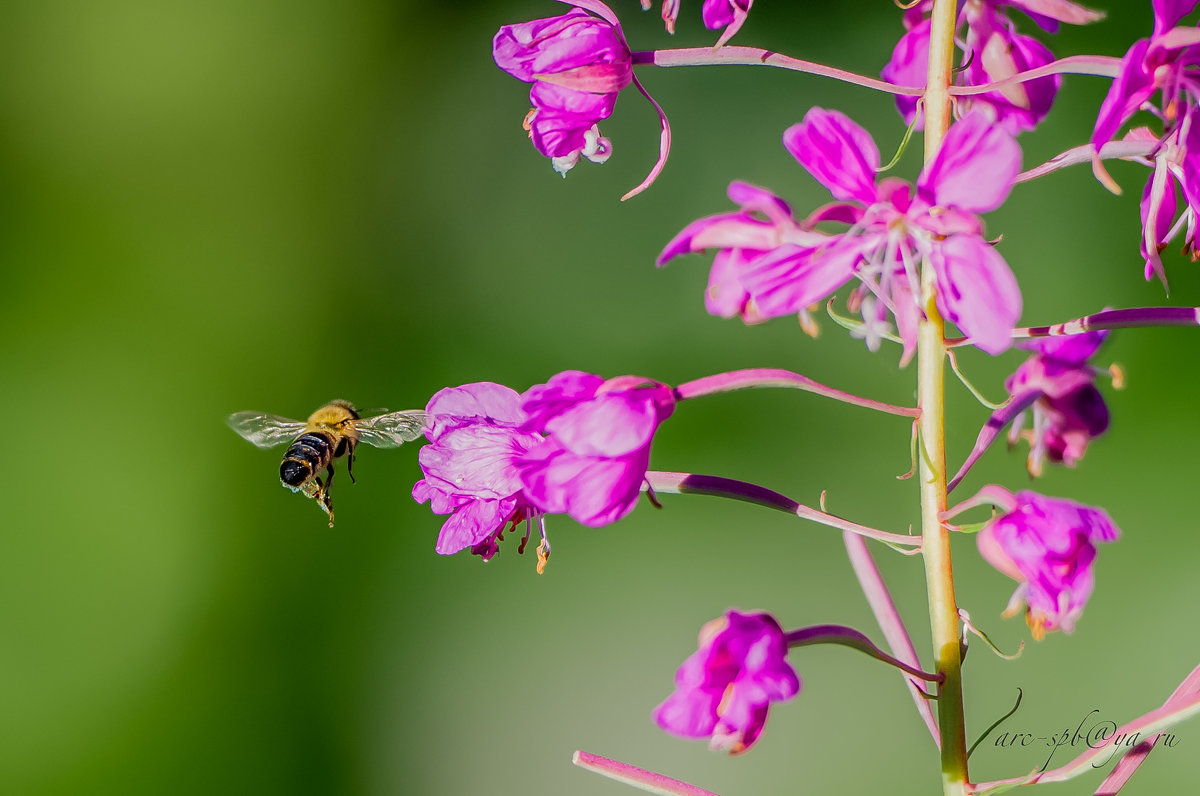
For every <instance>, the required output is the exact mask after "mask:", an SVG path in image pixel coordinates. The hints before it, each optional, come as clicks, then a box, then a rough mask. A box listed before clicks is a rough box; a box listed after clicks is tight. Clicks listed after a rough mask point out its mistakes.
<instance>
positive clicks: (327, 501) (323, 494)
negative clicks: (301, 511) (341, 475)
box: [317, 462, 333, 528]
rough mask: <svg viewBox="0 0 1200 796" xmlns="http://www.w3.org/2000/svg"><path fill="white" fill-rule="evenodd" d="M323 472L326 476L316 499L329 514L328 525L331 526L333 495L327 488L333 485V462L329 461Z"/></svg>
mask: <svg viewBox="0 0 1200 796" xmlns="http://www.w3.org/2000/svg"><path fill="white" fill-rule="evenodd" d="M325 473H326V475H327V478H326V479H325V484H324V485H323V486H322V487H321V491H320V493H319V494H318V496H317V499H318V500H320V501H321V508H323V509H325V513H326V514H328V515H329V527H330V528H332V527H333V497H332V496H331V495H330V494H329V490H330V489H331V488H332V487H333V462H330V463H329V467H327V468H326V470H325Z"/></svg>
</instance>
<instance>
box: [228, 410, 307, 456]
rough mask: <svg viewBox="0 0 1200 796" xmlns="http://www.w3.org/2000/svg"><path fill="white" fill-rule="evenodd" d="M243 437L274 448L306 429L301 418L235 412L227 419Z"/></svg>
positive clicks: (261, 445)
mask: <svg viewBox="0 0 1200 796" xmlns="http://www.w3.org/2000/svg"><path fill="white" fill-rule="evenodd" d="M225 422H226V423H228V424H229V427H230V428H232V429H233V430H234V431H236V432H237V433H238V436H240V437H242V439H245V440H249V441H250V442H253V443H254V444H255V445H257V446H258V447H260V448H273V447H275V446H276V445H282V444H283V443H285V442H291V441H292V440H294V439H295V438H296V437H298V436H299V435H300V433H301V432H302V431H304V428H305V425H304V423H301V422H300V421H299V420H289V419H288V418H286V417H279V416H278V415H268V414H265V413H263V412H235V413H234V414H232V415H230V416H229V419H228V420H226V421H225Z"/></svg>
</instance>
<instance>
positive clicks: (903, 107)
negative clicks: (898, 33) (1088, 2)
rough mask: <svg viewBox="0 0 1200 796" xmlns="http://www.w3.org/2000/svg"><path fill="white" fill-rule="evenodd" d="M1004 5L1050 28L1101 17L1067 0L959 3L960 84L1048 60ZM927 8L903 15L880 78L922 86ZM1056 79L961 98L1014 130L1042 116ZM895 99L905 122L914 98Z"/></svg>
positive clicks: (981, 82)
mask: <svg viewBox="0 0 1200 796" xmlns="http://www.w3.org/2000/svg"><path fill="white" fill-rule="evenodd" d="M1004 5H1012V6H1016V7H1019V8H1021V9H1022V10H1023V11H1024V12H1025V13H1026V14H1028V15H1029V16H1030V17H1032V18H1033V19H1034V20H1035V21H1036V22H1037V23H1038V24H1039V25H1041V26H1042V27H1043V28H1045V29H1046V30H1050V31H1054V30H1057V27H1058V23H1059V22H1067V23H1071V24H1083V23H1087V22H1094V21H1096V20H1097V19H1100V18H1101V17H1103V14H1100V13H1097V12H1095V11H1091V10H1089V9H1087V8H1084V7H1083V6H1079V5H1076V4H1074V3H1071V2H1068V0H1027V1H1026V2H1021V1H1020V0H1012V1H1011V2H1002V1H1001V0H982V1H981V2H971V3H966V4H962V5H961V9H962V11H961V14H960V16H959V22H960V24H961V25H962V26H964V27H965V31H964V32H962V33H961V34H960V37H959V41H960V42H962V46H963V47H964V49H965V51H966V52H967V53H969V55H968V56H967V63H966V65H965V68H964V69H963V70H962V71H961V72H960V73H959V82H960V84H962V85H968V86H979V85H985V84H987V83H994V82H996V81H999V80H1003V79H1005V78H1008V77H1011V76H1012V75H1015V74H1017V73H1018V72H1023V71H1025V70H1028V69H1034V68H1037V67H1039V66H1044V65H1046V64H1048V63H1050V62H1051V61H1053V60H1054V53H1052V52H1050V50H1048V49H1047V48H1046V47H1045V46H1044V45H1043V44H1042V43H1041V42H1039V41H1038V40H1037V39H1034V38H1031V37H1029V36H1024V35H1022V34H1020V33H1017V32H1016V29H1015V27H1014V26H1013V24H1012V22H1010V21H1009V20H1008V18H1007V17H1006V16H1005V14H1004V13H1003V12H1002V9H1001V7H1002V6H1004ZM931 8H932V3H930V2H925V3H921V4H919V5H918V6H917V7H915V8H912V9H910V10H909V11H908V12H907V13H906V14H905V17H904V22H905V26H906V27H907V28H908V29H909V30H908V32H907V33H905V34H904V36H902V37H901V38H900V41H899V42H898V43H897V44H896V48H895V50H894V51H893V52H892V59H891V60H890V61H889V62H888V64H887V66H885V67H884V69H883V79H884V80H887V81H888V82H890V83H894V84H896V85H904V86H924V85H925V80H926V70H927V68H928V64H929V31H930V22H929V19H928V17H927V15H928V13H929V11H930V9H931ZM1061 82H1062V80H1061V78H1060V77H1059V76H1058V75H1051V76H1048V77H1043V78H1038V79H1037V80H1031V81H1028V82H1026V83H1022V84H1020V85H1012V86H1006V87H1005V88H1003V89H1000V90H998V91H991V92H988V93H987V94H980V95H977V96H972V97H964V98H962V100H963V101H964V106H965V107H966V108H968V109H972V110H973V111H974V112H976V113H983V114H984V115H985V116H986V117H987V118H989V119H991V120H993V121H994V122H995V123H997V124H999V125H1000V126H1002V127H1003V128H1004V129H1006V130H1008V131H1009V132H1010V133H1013V134H1014V135H1015V134H1017V133H1020V132H1022V131H1025V130H1032V129H1033V128H1034V127H1036V126H1037V125H1038V124H1039V123H1040V122H1041V121H1042V119H1044V118H1045V117H1046V114H1048V113H1049V112H1050V108H1051V106H1052V105H1053V104H1054V97H1055V95H1056V94H1057V93H1058V89H1059V86H1060V84H1061ZM896 104H897V107H898V108H899V109H900V113H901V114H902V115H903V116H904V121H905V123H906V124H911V123H912V121H913V118H914V117H915V116H916V113H917V100H916V98H915V97H897V98H896ZM923 124H924V121H923V120H918V126H921V125H923Z"/></svg>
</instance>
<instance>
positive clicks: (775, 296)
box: [659, 108, 1021, 361]
mask: <svg viewBox="0 0 1200 796" xmlns="http://www.w3.org/2000/svg"><path fill="white" fill-rule="evenodd" d="M783 141H784V146H785V147H786V148H787V150H788V151H789V152H791V153H792V155H793V156H794V157H795V158H796V159H797V160H798V161H799V162H800V164H801V165H802V166H804V168H806V169H807V170H808V171H809V172H810V173H811V174H812V175H813V176H814V177H815V178H816V179H817V180H818V181H819V182H820V183H821V184H823V185H825V186H826V187H827V188H829V190H830V192H831V193H832V194H833V196H834V198H835V199H836V200H838V201H836V202H834V203H833V204H830V205H827V206H825V207H823V208H820V209H819V210H817V211H816V212H814V213H813V214H812V215H811V216H809V218H808V219H807V220H806V221H805V223H804V224H802V225H799V226H797V225H795V224H794V222H792V221H791V217H790V213H787V212H786V205H783V204H782V203H781V202H778V200H774V202H778V204H777V205H773V202H771V201H767V200H766V198H767V197H769V198H770V199H774V197H770V195H769V194H766V192H765V191H762V192H761V194H762V195H763V196H761V197H760V198H759V199H758V200H757V201H756V202H755V203H754V205H752V207H753V208H754V209H756V210H759V211H760V212H761V213H762V214H763V215H764V216H766V218H765V220H764V219H759V218H757V217H754V216H751V215H748V214H746V212H745V210H743V213H741V214H729V215H725V216H714V217H712V218H709V219H701V220H700V221H697V222H695V223H693V224H692V225H690V226H689V227H687V228H686V229H685V230H684V231H683V232H682V233H680V234H679V235H678V236H676V238H675V239H674V240H672V241H671V243H670V244H669V245H668V246H667V249H666V250H665V251H664V252H663V254H662V255H660V257H659V261H660V263H661V262H662V261H664V260H666V259H668V258H669V257H671V256H674V254H676V253H679V252H682V251H696V250H698V249H700V248H703V247H705V246H715V247H720V248H727V249H730V250H734V249H737V250H739V251H741V252H742V255H743V256H742V259H741V261H740V262H739V263H738V273H737V278H738V282H739V283H740V285H741V287H742V288H744V290H745V292H746V294H747V296H748V298H747V302H746V305H745V306H746V307H747V308H752V311H753V315H754V316H755V317H756V318H773V317H780V316H786V315H794V314H797V313H801V312H803V311H804V310H805V309H807V308H808V307H809V306H810V305H812V304H814V303H817V302H820V301H822V300H824V299H825V298H827V297H828V296H830V295H831V294H832V293H834V292H835V291H836V290H837V289H838V288H840V287H841V286H842V285H844V284H846V283H847V282H849V281H850V280H852V279H857V280H858V281H859V283H860V284H859V286H858V288H857V289H856V290H855V292H854V294H853V295H852V306H854V307H858V308H860V309H861V310H862V311H863V322H864V325H865V328H866V329H867V332H866V333H865V336H866V337H867V339H868V342H871V341H872V339H873V338H877V337H878V334H879V330H880V327H882V326H883V325H885V323H886V321H884V320H882V318H881V317H880V316H881V314H882V313H884V312H885V311H886V313H887V314H889V315H891V316H892V317H894V318H895V320H896V325H897V326H898V328H899V332H900V337H901V338H902V339H903V341H904V361H907V360H908V358H909V357H911V355H912V353H913V352H914V351H915V349H916V338H917V324H918V321H919V320H920V318H921V315H922V313H921V309H920V307H919V303H918V296H919V283H920V275H919V272H918V268H919V265H920V263H921V262H922V261H923V260H928V261H929V263H930V264H931V265H932V267H933V269H934V271H935V273H936V274H937V287H938V291H937V305H938V309H939V311H940V312H941V313H942V315H943V316H944V317H946V318H947V319H949V320H951V321H953V322H954V323H956V324H957V325H958V327H959V328H960V329H962V331H963V333H964V334H966V336H967V337H968V338H970V340H971V342H972V343H973V344H974V345H976V346H978V347H979V348H980V349H982V350H984V351H987V352H988V353H992V354H996V353H999V352H1001V351H1004V350H1006V349H1008V348H1009V346H1010V345H1011V344H1012V339H1011V333H1012V328H1013V326H1014V325H1015V323H1016V321H1017V319H1018V318H1019V317H1020V314H1021V293H1020V290H1019V288H1018V287H1017V282H1016V279H1015V278H1014V277H1013V275H1012V272H1011V271H1010V270H1009V268H1008V265H1007V263H1005V262H1004V259H1003V258H1002V257H1001V256H1000V255H999V254H997V253H996V251H995V249H994V248H993V246H992V245H991V244H990V243H988V242H987V241H986V240H984V239H983V237H982V233H983V223H982V222H981V221H980V219H979V217H978V216H977V215H976V214H977V213H981V212H987V211H989V210H994V209H995V208H996V207H999V206H1000V204H1001V203H1002V202H1003V201H1004V199H1005V197H1007V195H1008V192H1009V191H1010V190H1011V188H1012V185H1013V181H1014V179H1015V178H1016V175H1017V172H1018V171H1020V164H1021V150H1020V147H1018V146H1017V143H1016V140H1015V139H1014V138H1013V137H1012V136H1011V135H1009V134H1008V133H1006V132H1004V131H1003V130H1000V129H999V128H997V127H995V126H993V125H991V124H989V123H988V121H987V120H986V119H985V118H983V117H982V116H981V115H979V114H971V115H970V116H967V117H966V118H965V119H962V120H961V121H959V122H957V123H956V124H954V125H953V126H952V127H951V128H950V132H949V133H948V134H947V136H946V140H945V142H944V143H943V144H942V148H941V150H940V151H939V152H938V154H937V157H936V158H934V160H933V161H931V162H930V163H929V164H928V165H927V166H926V167H925V170H924V171H923V172H922V173H921V177H920V179H919V180H918V181H917V184H916V186H915V188H914V186H911V185H909V184H908V183H905V182H902V181H900V180H896V179H885V180H883V181H882V182H880V183H878V184H876V182H875V176H876V170H877V169H878V167H879V150H878V149H877V148H876V146H875V142H874V141H873V140H872V139H871V136H870V135H869V134H868V133H867V132H866V131H865V130H863V129H862V128H861V127H859V126H858V125H857V124H855V123H854V122H853V121H851V120H850V119H849V118H848V117H846V116H844V115H843V114H841V113H838V112H836V111H827V110H824V109H821V108H813V109H811V110H810V111H809V112H808V114H807V115H806V116H805V117H804V121H803V122H801V123H800V124H797V125H794V126H792V127H790V128H788V130H787V131H786V132H785V133H784V138H783ZM743 206H744V207H746V206H747V205H746V204H745V203H743ZM772 206H774V210H772V209H771V208H772ZM823 222H827V223H840V224H845V225H847V226H848V229H847V230H846V231H845V232H843V233H841V234H834V235H827V234H823V233H815V232H814V231H813V229H812V227H813V226H815V225H816V224H818V223H823ZM772 243H773V244H774V245H773V246H772V247H771V248H765V247H766V246H768V245H769V244H772ZM747 252H750V253H752V256H746V253H747ZM868 299H870V300H868ZM746 314H747V312H746V311H744V312H743V316H745V315H746Z"/></svg>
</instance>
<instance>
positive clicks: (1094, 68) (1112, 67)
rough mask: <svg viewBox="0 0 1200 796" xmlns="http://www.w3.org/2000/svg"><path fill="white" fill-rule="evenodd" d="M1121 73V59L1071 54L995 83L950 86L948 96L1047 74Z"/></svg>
mask: <svg viewBox="0 0 1200 796" xmlns="http://www.w3.org/2000/svg"><path fill="white" fill-rule="evenodd" d="M1120 73H1121V59H1120V58H1115V57H1113V56H1110V55H1071V56H1068V57H1066V58H1059V59H1058V60H1057V61H1052V62H1051V63H1048V64H1046V65H1045V66H1039V67H1038V68H1037V69H1027V70H1026V71H1024V72H1017V73H1016V74H1015V75H1010V76H1009V77H1006V78H1004V79H1003V80H997V81H996V82H995V83H985V84H983V85H981V86H951V87H950V96H952V97H970V96H974V95H976V94H986V93H988V92H989V91H995V90H996V89H1000V88H1004V87H1005V86H1012V85H1015V84H1017V83H1027V82H1029V81H1030V80H1037V79H1038V78H1039V77H1046V76H1048V75H1064V74H1071V75H1094V76H1095V77H1116V76H1117V75H1119V74H1120Z"/></svg>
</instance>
